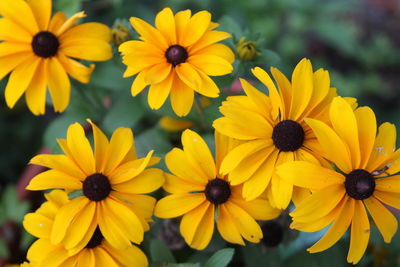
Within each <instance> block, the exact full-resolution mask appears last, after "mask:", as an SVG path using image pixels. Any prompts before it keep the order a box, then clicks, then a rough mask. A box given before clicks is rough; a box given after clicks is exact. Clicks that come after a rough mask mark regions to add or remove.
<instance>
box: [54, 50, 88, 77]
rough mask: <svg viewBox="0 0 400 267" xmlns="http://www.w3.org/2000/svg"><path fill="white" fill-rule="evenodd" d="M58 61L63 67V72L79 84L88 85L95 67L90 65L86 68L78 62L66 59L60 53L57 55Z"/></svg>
mask: <svg viewBox="0 0 400 267" xmlns="http://www.w3.org/2000/svg"><path fill="white" fill-rule="evenodd" d="M58 59H59V61H60V63H61V64H62V65H63V67H64V69H65V71H66V72H67V73H68V74H69V75H71V76H72V77H73V78H74V79H76V80H77V81H79V82H81V83H89V81H90V76H91V75H92V72H93V70H94V67H95V65H94V64H90V65H89V67H86V66H85V65H83V64H81V63H79V62H78V61H76V60H73V59H71V58H68V57H66V56H65V55H63V54H62V53H59V54H58Z"/></svg>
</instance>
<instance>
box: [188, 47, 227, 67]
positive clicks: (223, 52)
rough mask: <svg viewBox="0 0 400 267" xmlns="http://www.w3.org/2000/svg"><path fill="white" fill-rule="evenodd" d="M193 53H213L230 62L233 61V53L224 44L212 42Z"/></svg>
mask: <svg viewBox="0 0 400 267" xmlns="http://www.w3.org/2000/svg"><path fill="white" fill-rule="evenodd" d="M195 55H200V56H201V55H214V56H217V57H221V58H223V59H225V60H226V61H228V62H229V63H230V64H232V63H233V62H234V61H235V54H234V53H233V52H232V50H231V49H230V48H229V47H228V46H226V45H224V44H212V45H210V46H207V47H205V48H203V49H201V50H199V51H197V52H196V53H195Z"/></svg>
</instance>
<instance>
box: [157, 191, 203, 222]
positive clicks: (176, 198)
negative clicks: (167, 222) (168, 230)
mask: <svg viewBox="0 0 400 267" xmlns="http://www.w3.org/2000/svg"><path fill="white" fill-rule="evenodd" d="M205 200H206V197H205V196H204V194H203V193H195V194H173V195H169V196H166V197H164V198H162V199H160V200H159V201H158V202H157V205H156V207H155V208H154V215H155V216H157V217H159V218H174V217H178V216H181V215H182V214H185V213H187V212H189V211H191V210H193V209H194V208H196V207H197V206H199V205H200V204H201V203H203V202H204V201H205Z"/></svg>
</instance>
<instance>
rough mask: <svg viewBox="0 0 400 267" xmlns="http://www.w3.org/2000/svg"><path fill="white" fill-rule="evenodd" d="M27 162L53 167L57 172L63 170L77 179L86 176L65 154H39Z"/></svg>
mask: <svg viewBox="0 0 400 267" xmlns="http://www.w3.org/2000/svg"><path fill="white" fill-rule="evenodd" d="M29 164H36V165H40V166H44V167H47V168H50V169H55V170H57V171H59V172H64V173H65V174H67V175H69V176H72V177H75V178H78V179H79V180H83V179H84V178H86V175H85V174H84V173H83V172H82V170H81V169H80V168H79V167H78V166H77V165H76V164H75V162H74V161H73V160H71V159H70V158H69V157H67V156H65V155H48V154H40V155H37V156H35V157H34V158H32V159H31V160H30V162H29Z"/></svg>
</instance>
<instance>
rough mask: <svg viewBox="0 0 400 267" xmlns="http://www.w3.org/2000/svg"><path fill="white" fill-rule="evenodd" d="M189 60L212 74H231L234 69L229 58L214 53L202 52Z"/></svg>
mask: <svg viewBox="0 0 400 267" xmlns="http://www.w3.org/2000/svg"><path fill="white" fill-rule="evenodd" d="M188 62H189V63H190V64H193V65H194V66H196V67H197V68H198V69H200V70H202V71H203V72H204V73H205V74H207V75H210V76H221V75H225V74H229V73H231V72H232V70H233V67H232V65H231V64H230V63H229V62H228V61H227V60H225V59H223V58H222V57H218V56H214V55H207V54H202V55H194V56H190V57H189V58H188Z"/></svg>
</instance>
